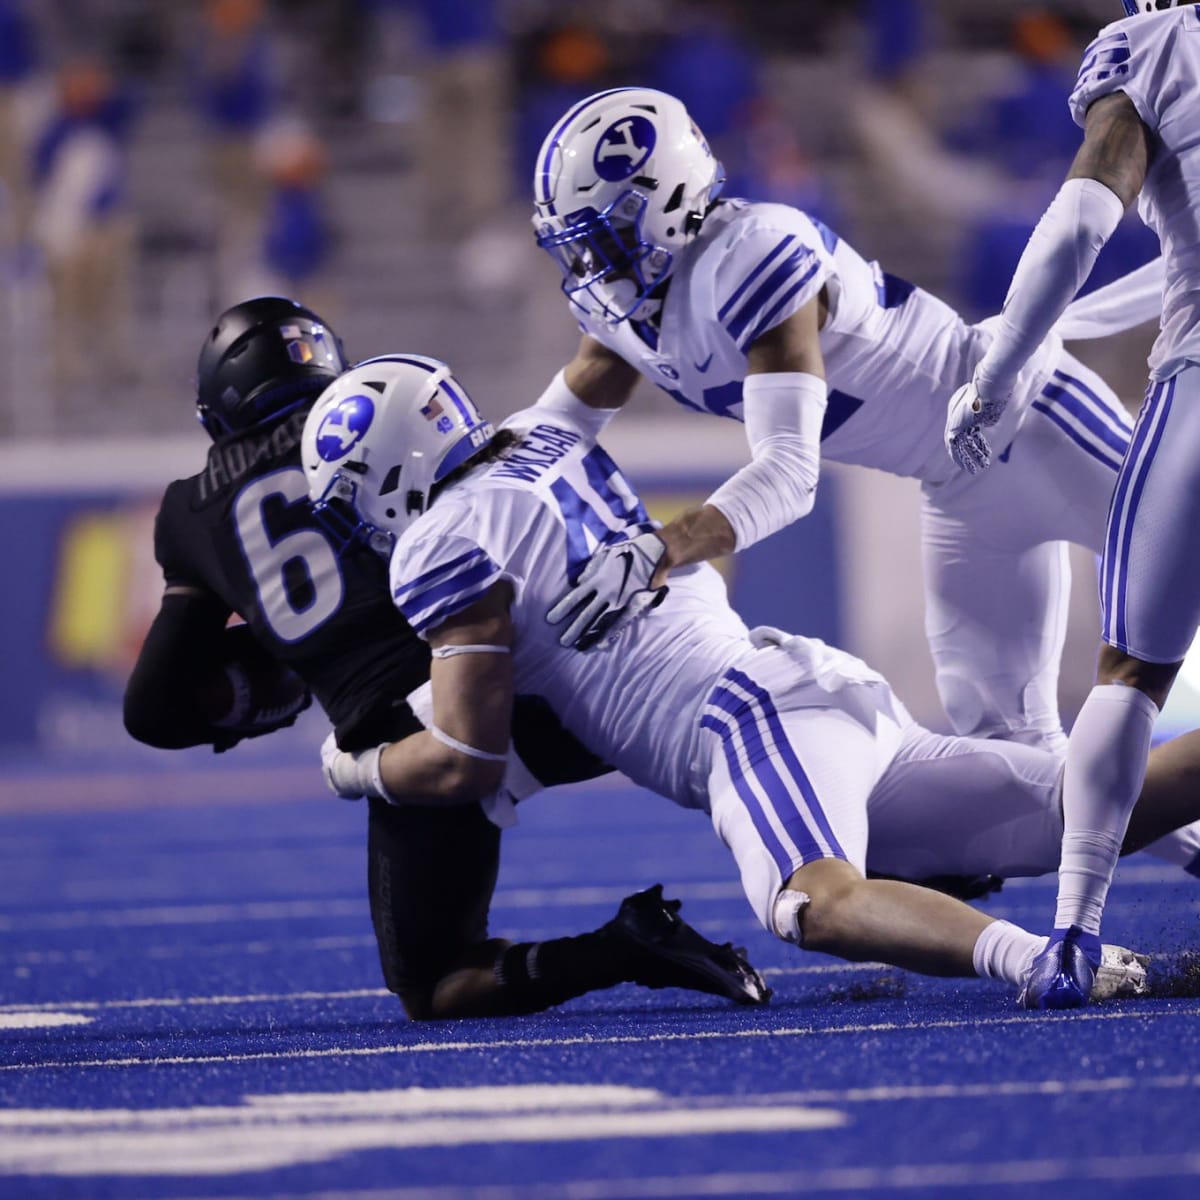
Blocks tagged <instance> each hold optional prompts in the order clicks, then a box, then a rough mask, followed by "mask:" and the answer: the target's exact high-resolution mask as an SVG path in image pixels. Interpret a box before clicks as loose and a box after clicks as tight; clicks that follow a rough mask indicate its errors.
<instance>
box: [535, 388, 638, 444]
mask: <svg viewBox="0 0 1200 1200" xmlns="http://www.w3.org/2000/svg"><path fill="white" fill-rule="evenodd" d="M537 407H538V408H545V409H548V410H549V413H550V414H558V415H560V416H564V417H566V418H567V420H568V421H570V422H571V424H572V425H575V426H577V427H578V428H579V429H582V430H583V432H584V433H586V434H588V435H590V436H591V437H592V438H599V436H600V435H601V434H602V433H603V432H604V429H605V426H607V425H608V423H609V421H611V420H612V419H613V417H615V416H616V415H617V413H619V412H620V411H621V410H620V409H619V408H593V407H592V405H590V404H588V403H587V402H586V401H585V400H581V399H580V398H579V397H578V396H577V395H575V393H574V392H573V391H572V390H571V389H570V387H569V386H568V384H567V377H566V373H565V372H564V371H559V373H558V374H557V375H555V377H554V378H553V379H552V380H550V386H549V387H547V388H546V390H545V391H544V392H543V393H542V394H541V395H540V396H539V397H538V398H537Z"/></svg>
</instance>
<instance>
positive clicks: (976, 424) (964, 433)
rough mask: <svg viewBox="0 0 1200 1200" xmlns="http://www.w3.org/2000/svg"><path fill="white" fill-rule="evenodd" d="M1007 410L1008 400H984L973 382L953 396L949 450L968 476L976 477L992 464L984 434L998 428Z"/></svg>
mask: <svg viewBox="0 0 1200 1200" xmlns="http://www.w3.org/2000/svg"><path fill="white" fill-rule="evenodd" d="M1007 407H1008V399H1007V397H1005V398H1004V399H991V400H985V399H984V398H983V397H982V396H980V394H979V389H978V388H977V387H976V386H975V384H974V383H967V384H964V385H963V386H962V387H960V388H959V389H958V391H957V392H955V393H954V395H953V396H951V397H950V404H949V407H948V411H947V415H946V435H945V441H946V449H947V451H948V452H949V454H950V457H951V458H952V459H954V461H955V462H956V463H957V464H958V465H959V466H960V467H961V468H962V469H963V470H964V471H966V472H967V473H968V474H970V475H977V474H978V473H979V472H980V471H986V470H987V469H988V467H990V466H991V465H992V448H991V446H990V445H989V444H988V440H987V436H986V435H985V434H984V432H983V431H984V429H985V428H987V427H988V426H990V425H995V424H996V422H997V421H999V420H1000V418H1001V417H1002V416H1003V415H1004V410H1005V408H1007Z"/></svg>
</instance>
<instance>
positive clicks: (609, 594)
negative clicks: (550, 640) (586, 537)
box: [546, 533, 667, 650]
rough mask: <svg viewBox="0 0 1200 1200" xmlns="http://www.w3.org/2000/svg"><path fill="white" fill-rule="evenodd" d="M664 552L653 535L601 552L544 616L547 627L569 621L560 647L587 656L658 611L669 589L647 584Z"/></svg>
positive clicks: (608, 546)
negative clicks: (573, 649) (574, 650)
mask: <svg viewBox="0 0 1200 1200" xmlns="http://www.w3.org/2000/svg"><path fill="white" fill-rule="evenodd" d="M666 552H667V547H666V544H665V543H664V542H663V540H662V538H660V537H659V536H658V534H656V533H640V534H638V536H637V537H635V538H630V539H629V540H628V541H624V542H609V543H606V544H605V545H603V546H601V547H600V548H599V549H598V550H597V551H596V553H595V554H593V555H592V557H591V558H590V559H589V560H588V564H587V566H585V567H584V568H583V571H582V573H581V574H580V576H579V579H578V580H577V581H576V582H575V584H574V586H572V587H569V588H568V589H567V590H566V591H565V592H564V593H563V595H562V596H561V597H560V598H559V599H558V601H557V602H556V603H555V604H554V606H553V607H552V608H551V609H550V610H549V612H547V613H546V620H547V621H549V622H550V624H551V625H557V624H559V622H561V621H569V624H568V625H567V627H566V629H565V630H563V632H562V634H561V635H560V636H559V639H558V642H559V645H560V646H567V647H574V648H575V649H576V650H590V649H592V647H593V646H598V645H599V644H600V643H601V642H609V641H612V640H613V639H614V638H615V637H616V636H617V635H618V634H620V633H621V631H622V630H624V629H626V628H628V626H630V625H632V624H633V622H634V621H636V620H637V619H638V618H639V617H641V616H643V615H644V614H645V613H647V612H649V611H650V610H651V609H652V608H657V607H658V605H660V604H661V603H662V602H663V600H664V599H665V598H666V595H667V587H666V585H665V584H662V585H660V586H659V587H656V588H654V587H651V586H650V581H651V579H653V578H654V573H655V571H657V570H658V567H659V564H660V563H661V562H662V558H663V555H664V554H666Z"/></svg>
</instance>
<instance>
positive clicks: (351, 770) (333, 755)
mask: <svg viewBox="0 0 1200 1200" xmlns="http://www.w3.org/2000/svg"><path fill="white" fill-rule="evenodd" d="M386 745H387V743H384V744H383V745H380V746H375V747H373V748H372V749H370V750H360V751H358V753H357V754H350V753H349V752H347V751H345V750H339V749H338V744H337V737H336V735H335V734H334V733H333V732H330V734H329V736H328V737H327V738H326V739H325V740H324V741H323V742H322V743H321V770H322V772H323V774H324V775H325V782H326V783H327V784H329V788H330V790H331V791H332V792H333V793H334V795H336V796H341V797H342V799H344V800H361V799H362V798H363V797H364V796H373V797H376V798H377V799H380V800H386V801H388V803H391V804H394V803H395V800H394V799H393V797H392V796H391V794H390V793H389V792H388V790H387V788H386V787H384V786H383V776H382V775H381V774H380V767H379V760H380V757H381V756H382V754H383V751H384V749H385V748H386Z"/></svg>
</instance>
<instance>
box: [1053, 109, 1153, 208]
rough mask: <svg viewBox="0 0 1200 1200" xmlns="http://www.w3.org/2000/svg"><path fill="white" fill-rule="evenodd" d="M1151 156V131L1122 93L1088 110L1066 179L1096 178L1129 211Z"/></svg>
mask: <svg viewBox="0 0 1200 1200" xmlns="http://www.w3.org/2000/svg"><path fill="white" fill-rule="evenodd" d="M1152 154H1153V145H1152V142H1151V133H1150V130H1149V129H1147V128H1146V126H1145V124H1144V123H1143V121H1142V119H1141V117H1139V116H1138V112H1137V109H1136V108H1134V106H1133V101H1132V100H1130V99H1129V97H1128V96H1126V95H1125V93H1124V92H1113V93H1112V94H1111V95H1108V96H1101V98H1100V99H1099V100H1097V101H1096V102H1095V103H1094V104H1093V105H1092V106H1091V108H1089V109H1088V113H1087V123H1086V125H1085V127H1084V135H1083V145H1082V146H1080V148H1079V153H1078V154H1076V155H1075V161H1074V162H1073V163H1072V164H1071V170H1070V171H1069V172H1068V173H1067V178H1068V179H1095V180H1096V181H1097V182H1098V183H1102V184H1104V186H1105V187H1107V188H1109V189H1110V190H1111V191H1112V192H1113V193H1114V194H1115V195H1116V196H1117V197H1118V198H1119V199H1120V200H1121V202H1122V203H1123V204H1124V205H1125V206H1126V207H1127V208H1128V207H1129V205H1130V204H1132V203H1133V201H1134V199H1135V198H1136V196H1137V194H1138V192H1140V191H1141V190H1142V184H1143V183H1144V182H1145V180H1146V171H1147V170H1148V169H1149V166H1150V159H1151V157H1152Z"/></svg>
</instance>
